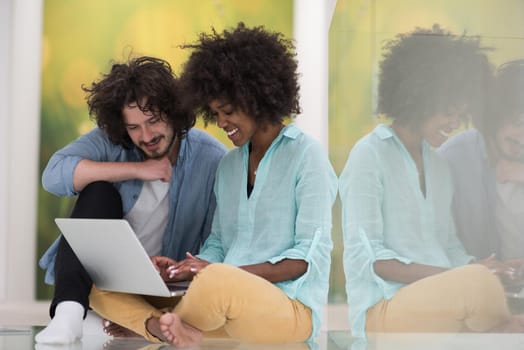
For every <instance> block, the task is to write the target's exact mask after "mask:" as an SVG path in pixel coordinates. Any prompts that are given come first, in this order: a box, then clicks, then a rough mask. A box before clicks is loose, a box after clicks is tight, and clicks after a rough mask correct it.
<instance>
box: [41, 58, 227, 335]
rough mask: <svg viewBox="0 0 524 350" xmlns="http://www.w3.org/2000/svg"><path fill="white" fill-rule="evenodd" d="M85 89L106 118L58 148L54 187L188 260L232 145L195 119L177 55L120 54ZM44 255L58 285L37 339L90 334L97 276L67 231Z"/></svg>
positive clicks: (81, 213) (51, 175)
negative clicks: (173, 58) (185, 100)
mask: <svg viewBox="0 0 524 350" xmlns="http://www.w3.org/2000/svg"><path fill="white" fill-rule="evenodd" d="M83 89H84V91H85V92H86V93H87V103H88V106H89V113H90V115H91V116H93V117H94V119H95V120H96V123H97V126H98V127H97V128H95V129H93V130H92V131H90V132H89V133H87V134H85V135H83V136H81V137H79V138H78V139H77V140H75V141H73V142H72V143H70V144H69V145H67V146H66V147H64V148H63V149H61V150H59V151H57V152H56V153H55V154H54V155H53V156H52V157H51V159H50V160H49V163H48V165H47V166H46V169H45V170H44V173H43V176H42V183H43V186H44V188H45V189H46V190H48V191H49V192H51V193H54V194H56V195H59V196H64V195H65V196H72V195H77V194H79V198H78V200H77V202H76V204H75V208H74V210H73V213H72V215H71V216H72V217H83V218H124V219H126V220H128V221H129V223H130V224H131V226H132V227H133V229H134V230H135V232H136V233H137V236H138V238H139V239H140V241H141V243H142V244H143V245H144V248H145V249H146V251H147V253H148V254H149V255H150V256H154V255H165V256H169V257H171V258H172V259H174V260H181V259H183V258H185V254H186V252H192V253H197V252H198V250H199V248H200V246H201V244H202V242H203V241H204V240H205V239H206V238H207V236H208V234H209V232H210V227H211V221H212V217H213V212H214V209H215V199H214V195H213V184H214V177H215V172H216V168H217V166H218V162H219V160H220V159H221V158H222V156H223V154H224V153H225V147H224V146H223V145H222V144H220V143H219V142H218V141H216V140H215V139H213V138H212V137H210V136H208V135H207V134H206V133H204V132H202V131H198V130H196V129H192V127H193V125H194V123H195V115H194V114H193V113H190V112H188V111H186V110H184V109H183V108H181V105H182V103H181V98H180V96H181V92H180V91H179V87H178V81H177V80H176V78H175V77H174V75H173V72H172V70H171V67H170V65H169V64H168V63H167V62H166V61H163V60H161V59H158V58H152V57H140V58H135V59H131V60H130V61H129V62H128V63H115V64H113V66H112V68H111V71H110V72H109V73H108V74H106V75H104V76H103V77H102V79H100V80H99V81H97V82H94V83H92V84H91V86H90V87H83ZM55 254H56V262H55ZM41 265H43V267H45V268H47V274H46V281H48V282H52V281H53V279H54V280H55V294H54V298H53V301H52V303H51V307H50V315H51V317H52V320H51V322H50V323H49V325H48V326H47V327H46V328H45V329H44V330H43V331H42V332H40V333H39V334H37V336H36V338H35V339H36V341H37V342H38V343H62V344H65V343H70V342H74V341H76V340H77V339H79V338H81V337H82V319H83V318H84V317H85V315H86V312H87V309H88V307H89V293H90V290H91V287H92V281H91V278H90V277H89V275H88V274H87V272H86V271H85V269H84V268H83V267H82V265H81V263H80V262H79V261H78V259H77V257H76V256H75V254H74V253H73V251H72V250H71V248H70V246H69V245H68V243H67V241H66V240H65V239H63V238H60V239H59V240H57V241H56V242H55V243H54V244H53V246H52V247H51V248H50V249H49V250H48V251H47V252H46V254H45V255H44V257H43V258H42V260H41ZM53 268H54V270H53ZM53 271H54V274H53Z"/></svg>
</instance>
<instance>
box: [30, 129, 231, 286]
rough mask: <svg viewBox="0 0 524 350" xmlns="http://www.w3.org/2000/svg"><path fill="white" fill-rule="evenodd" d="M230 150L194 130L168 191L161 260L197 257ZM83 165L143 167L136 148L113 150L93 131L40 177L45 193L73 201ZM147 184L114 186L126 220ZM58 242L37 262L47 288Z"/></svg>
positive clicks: (54, 160) (62, 153) (103, 136)
mask: <svg viewBox="0 0 524 350" xmlns="http://www.w3.org/2000/svg"><path fill="white" fill-rule="evenodd" d="M225 152H226V148H225V147H224V145H222V144H221V143H220V142H218V141H217V140H216V139H214V138H213V137H211V136H209V135H208V134H207V133H205V132H203V131H200V130H197V129H191V130H190V131H189V132H188V133H187V135H186V137H185V138H184V139H182V141H181V145H180V151H179V154H178V158H177V161H176V163H175V165H174V166H173V175H172V177H171V181H170V186H169V217H168V221H167V225H166V229H165V232H164V235H163V239H162V255H164V256H168V257H170V258H172V259H175V260H181V259H184V258H185V253H186V252H193V253H197V252H198V251H199V249H200V246H201V244H202V243H203V242H204V240H205V239H206V238H207V236H208V235H209V232H210V230H211V223H212V219H213V213H214V210H215V196H214V193H213V185H214V180H215V174H216V169H217V166H218V163H219V161H220V159H221V158H222V156H223V155H224V154H225ZM82 159H90V160H94V161H100V162H102V161H106V162H140V161H142V160H143V156H142V153H141V152H140V151H139V150H138V149H137V148H136V147H133V148H124V147H122V146H119V145H115V144H113V143H112V142H111V141H110V140H109V138H108V136H107V134H106V133H105V132H104V131H102V130H101V129H99V128H95V129H93V130H91V131H90V132H88V133H87V134H85V135H82V136H80V137H79V138H78V139H77V140H75V141H73V142H71V143H70V144H69V145H67V146H65V147H64V148H62V149H60V150H59V151H57V152H56V153H55V154H53V156H52V157H51V158H50V159H49V162H48V164H47V166H46V168H45V169H44V172H43V175H42V185H43V186H44V188H45V189H46V190H47V191H49V192H51V193H53V194H55V195H57V196H74V195H77V194H78V193H77V192H76V191H75V189H74V186H73V173H74V170H75V167H76V166H77V164H78V163H79V162H80V161H81V160H82ZM142 184H143V182H142V181H141V180H137V179H134V180H127V181H121V182H115V183H114V186H115V188H116V189H117V190H118V192H119V193H120V196H121V197H122V206H123V212H124V215H126V214H127V213H128V212H129V211H130V210H131V208H133V206H134V205H135V203H136V201H137V199H138V197H139V195H140V191H141V189H142ZM57 248H58V238H57V239H56V240H55V242H54V243H53V244H52V245H51V246H50V247H49V248H48V250H47V251H46V252H45V253H44V255H43V256H42V258H41V259H40V261H39V265H40V267H42V268H44V269H46V270H47V271H46V276H45V282H46V283H49V284H52V283H54V262H55V257H56V252H57Z"/></svg>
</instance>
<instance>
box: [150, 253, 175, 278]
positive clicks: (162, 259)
mask: <svg viewBox="0 0 524 350" xmlns="http://www.w3.org/2000/svg"><path fill="white" fill-rule="evenodd" d="M151 261H152V262H153V266H155V269H156V270H157V271H158V273H159V274H160V276H162V279H163V280H164V281H170V278H169V271H168V269H169V268H170V266H173V265H175V264H176V261H175V260H173V259H170V258H168V257H166V256H152V257H151Z"/></svg>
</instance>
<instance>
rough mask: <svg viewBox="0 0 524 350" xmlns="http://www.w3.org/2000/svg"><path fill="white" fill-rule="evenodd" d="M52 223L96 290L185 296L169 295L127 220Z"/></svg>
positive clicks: (57, 220) (182, 289)
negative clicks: (89, 277) (58, 229)
mask: <svg viewBox="0 0 524 350" xmlns="http://www.w3.org/2000/svg"><path fill="white" fill-rule="evenodd" d="M55 222H56V224H57V225H58V227H59V228H60V231H61V232H62V234H63V235H64V237H65V238H66V240H67V242H68V243H69V245H70V246H71V248H72V249H73V251H74V252H75V254H76V256H77V257H78V259H79V260H80V262H81V263H82V265H83V266H84V268H85V269H86V270H87V272H88V273H89V275H90V276H91V279H92V280H93V283H94V284H95V285H96V287H97V288H99V289H102V290H110V291H116V292H125V293H134V294H144V295H155V296H164V297H169V296H175V295H183V294H184V293H185V289H184V288H177V290H176V291H174V292H170V290H169V289H168V287H167V286H166V283H165V282H164V281H163V280H162V278H161V277H160V275H159V273H158V271H157V270H156V269H155V267H154V266H153V263H152V262H151V260H150V258H149V256H148V255H147V253H146V251H145V249H144V248H143V247H142V245H141V244H140V241H139V240H138V238H137V237H136V234H135V233H134V231H133V229H132V228H131V226H130V225H129V223H128V222H127V221H126V220H123V219H72V218H57V219H55Z"/></svg>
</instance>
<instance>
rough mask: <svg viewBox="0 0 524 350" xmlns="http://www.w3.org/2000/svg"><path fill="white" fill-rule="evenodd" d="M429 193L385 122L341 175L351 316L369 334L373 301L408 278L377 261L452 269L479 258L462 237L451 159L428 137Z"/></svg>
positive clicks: (355, 328)
mask: <svg viewBox="0 0 524 350" xmlns="http://www.w3.org/2000/svg"><path fill="white" fill-rule="evenodd" d="M422 158H423V163H424V169H425V182H426V195H425V196H424V194H423V193H422V191H421V189H420V183H419V179H418V177H419V176H418V171H417V168H416V165H415V162H414V161H413V159H412V158H411V156H410V154H409V153H408V151H407V150H406V148H405V147H404V145H403V144H402V142H401V141H400V139H399V138H398V137H397V136H396V135H395V133H394V131H393V129H391V128H390V127H388V126H386V125H382V124H381V125H378V126H377V127H376V128H375V129H374V130H373V132H371V133H370V134H368V135H366V136H365V137H364V138H362V139H361V140H360V141H358V142H357V144H356V145H355V146H354V148H353V149H352V150H351V153H350V155H349V159H348V161H347V163H346V165H345V168H344V170H343V172H342V174H341V176H340V179H339V186H340V198H341V200H342V223H343V226H342V228H343V238H344V270H345V274H346V292H347V296H348V306H349V321H350V326H351V330H352V334H353V335H354V336H363V335H364V334H365V326H366V312H367V310H368V308H370V307H371V306H373V305H375V304H376V303H377V302H379V301H380V300H382V299H390V298H391V297H392V296H393V295H394V294H395V293H396V292H397V291H398V290H399V289H400V288H401V287H402V286H403V284H402V283H398V282H393V281H388V280H384V279H382V278H380V277H379V276H378V275H377V274H375V272H374V269H373V263H374V262H375V261H376V260H389V259H396V260H399V261H401V262H403V263H405V264H409V263H411V262H414V263H420V264H427V265H434V266H440V267H445V268H450V267H455V266H461V265H464V264H466V263H468V262H469V261H471V260H472V257H471V256H469V255H467V254H466V252H465V250H464V248H463V246H462V244H461V242H460V241H459V239H458V238H457V235H456V232H455V226H454V223H453V218H452V214H451V202H452V196H453V186H452V180H451V177H450V172H449V169H448V166H447V163H446V161H445V160H444V159H441V158H440V157H439V156H438V155H437V154H436V153H435V152H434V151H433V150H431V149H430V146H429V145H428V144H427V143H426V142H423V144H422Z"/></svg>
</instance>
